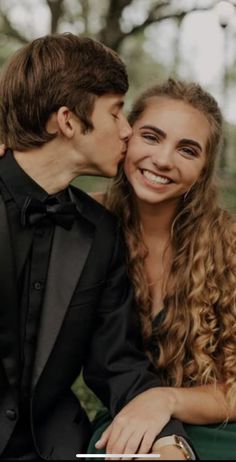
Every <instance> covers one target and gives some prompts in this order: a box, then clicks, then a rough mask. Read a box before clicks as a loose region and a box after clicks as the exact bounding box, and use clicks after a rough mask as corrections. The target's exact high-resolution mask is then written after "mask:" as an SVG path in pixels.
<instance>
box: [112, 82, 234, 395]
mask: <svg viewBox="0 0 236 462" xmlns="http://www.w3.org/2000/svg"><path fill="white" fill-rule="evenodd" d="M156 96H162V97H167V98H171V99H176V100H181V101H183V102H185V103H187V104H190V105H191V106H193V107H194V108H196V109H198V110H199V111H200V112H201V113H203V114H204V115H205V117H206V118H207V120H208V122H209V124H210V136H209V139H208V142H207V147H206V152H207V159H206V164H205V166H204V169H203V171H202V173H201V176H200V178H199V180H198V181H197V182H196V183H195V184H194V186H193V187H192V189H191V191H190V192H189V194H188V195H187V197H185V198H183V199H181V201H180V203H179V208H178V210H177V213H176V216H175V219H174V221H173V223H172V229H171V245H172V248H173V252H174V256H173V261H172V265H171V269H170V273H169V276H168V281H167V284H166V287H165V293H166V295H165V299H164V313H165V316H163V317H162V319H161V320H160V323H159V325H158V327H157V328H156V329H154V331H153V327H152V312H151V311H152V303H151V295H150V287H149V285H148V280H147V275H146V273H145V259H146V257H147V254H148V252H147V248H146V247H145V244H144V242H143V238H142V233H141V228H140V220H139V216H138V210H137V207H136V204H135V196H134V194H133V190H132V187H131V185H130V184H129V183H128V181H127V178H126V176H125V174H124V170H123V167H122V166H121V168H120V171H119V174H118V176H117V177H116V178H115V179H114V181H113V183H112V185H111V187H110V190H109V191H108V193H107V199H106V205H107V206H108V207H109V208H110V209H111V210H112V211H113V212H114V213H115V214H117V215H118V217H119V219H120V222H121V224H122V228H123V232H124V236H125V241H126V245H127V249H128V252H127V254H128V271H129V274H130V277H131V280H132V282H133V285H134V291H135V296H136V300H137V305H138V307H139V313H140V319H141V325H142V331H143V338H144V346H145V348H146V350H148V343H149V339H150V336H152V343H153V342H154V345H155V348H154V350H153V349H152V351H149V352H148V351H147V352H148V354H149V356H151V359H152V361H153V364H154V366H155V367H156V368H157V369H158V371H159V373H161V375H162V378H163V383H164V384H166V385H170V386H177V387H178V386H192V385H202V384H212V383H214V384H216V383H218V384H219V383H220V384H223V385H224V386H225V388H226V392H227V396H228V398H229V401H230V402H234V403H235V402H236V379H235V378H236V233H235V231H234V229H235V228H234V223H235V219H234V217H233V216H232V215H231V214H230V213H229V212H228V211H226V210H224V209H222V208H221V207H220V205H219V201H218V197H217V186H216V182H215V165H216V163H217V162H216V159H217V154H218V153H219V151H220V150H221V147H222V116H221V112H220V109H219V107H218V105H217V103H216V101H215V99H214V98H213V97H212V96H211V95H210V94H208V93H207V92H206V91H204V90H203V89H202V88H201V87H200V86H199V85H198V84H195V83H185V82H181V81H176V80H173V79H169V80H168V81H166V82H165V83H163V84H160V85H156V86H154V87H152V88H150V89H148V90H147V91H145V92H144V93H142V94H141V96H140V97H139V98H138V99H137V101H136V102H135V103H134V106H133V109H132V110H131V113H130V116H129V120H130V123H131V125H133V124H134V123H135V121H136V120H137V119H138V118H139V117H140V116H141V114H142V113H143V111H144V110H145V108H146V107H147V106H148V102H149V101H150V99H151V98H153V97H156ZM157 264H158V262H157ZM155 352H156V353H155Z"/></svg>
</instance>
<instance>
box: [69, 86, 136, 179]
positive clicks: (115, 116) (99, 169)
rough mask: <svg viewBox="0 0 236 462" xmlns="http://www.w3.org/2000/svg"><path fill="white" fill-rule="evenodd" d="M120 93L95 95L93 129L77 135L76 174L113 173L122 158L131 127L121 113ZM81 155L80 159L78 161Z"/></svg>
mask: <svg viewBox="0 0 236 462" xmlns="http://www.w3.org/2000/svg"><path fill="white" fill-rule="evenodd" d="M123 105H124V96H123V95H117V94H106V95H103V96H100V97H98V98H97V99H96V101H95V105H94V110H93V113H92V117H91V120H92V123H93V126H94V128H93V130H92V131H89V132H87V133H85V134H82V133H81V131H80V133H79V135H78V137H77V142H76V149H77V150H78V152H79V153H80V174H83V175H98V176H105V177H113V176H115V175H116V173H117V167H118V164H119V163H120V162H121V161H122V160H124V156H125V154H126V150H127V142H128V140H129V138H130V136H131V133H132V129H131V127H130V125H129V123H128V121H127V119H126V117H125V115H124V113H123ZM81 159H82V161H81Z"/></svg>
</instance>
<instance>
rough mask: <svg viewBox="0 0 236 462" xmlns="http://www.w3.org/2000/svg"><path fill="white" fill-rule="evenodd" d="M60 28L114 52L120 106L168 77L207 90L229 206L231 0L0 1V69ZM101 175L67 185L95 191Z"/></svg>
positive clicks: (234, 88)
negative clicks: (221, 127)
mask: <svg viewBox="0 0 236 462" xmlns="http://www.w3.org/2000/svg"><path fill="white" fill-rule="evenodd" d="M66 31H70V32H73V33H75V34H78V35H89V36H92V37H94V38H96V39H98V40H101V41H102V42H103V43H105V44H106V45H108V46H109V47H111V48H113V49H114V50H116V51H118V53H120V55H121V56H122V58H123V60H124V61H125V63H126V65H127V68H128V73H129V77H130V90H129V92H128V95H127V100H126V101H127V102H126V110H127V111H128V110H129V108H130V105H131V101H132V99H133V98H134V97H135V95H136V94H137V93H138V92H139V91H140V90H142V89H144V88H146V87H147V86H148V85H150V84H152V83H154V82H157V81H162V80H163V79H165V78H167V77H168V76H170V75H172V76H175V77H179V78H183V79H185V80H195V81H198V82H199V83H200V84H201V85H202V86H203V87H204V88H205V89H207V90H209V91H210V92H211V93H212V94H213V95H214V96H215V98H216V99H217V101H218V102H219V104H220V106H221V108H222V111H223V114H224V117H225V147H224V152H223V155H222V158H221V159H220V182H221V191H222V197H223V201H224V205H226V206H227V207H229V208H231V209H234V210H236V149H235V144H236V130H235V126H236V0H225V1H219V0H169V1H168V0H37V1H36V0H21V1H20V2H19V1H18V0H0V72H1V68H2V66H3V65H4V63H5V62H6V60H7V58H8V57H9V56H11V54H12V53H13V52H14V51H15V50H16V49H17V48H19V47H21V46H22V45H24V44H26V43H27V42H28V41H30V40H32V39H34V38H36V37H38V36H40V35H44V34H47V33H55V32H66ZM107 181H108V180H105V179H101V178H91V177H90V178H88V177H80V178H79V179H78V180H76V181H75V184H77V185H78V186H79V187H81V188H82V189H84V190H86V191H96V190H104V189H105V188H106V185H107Z"/></svg>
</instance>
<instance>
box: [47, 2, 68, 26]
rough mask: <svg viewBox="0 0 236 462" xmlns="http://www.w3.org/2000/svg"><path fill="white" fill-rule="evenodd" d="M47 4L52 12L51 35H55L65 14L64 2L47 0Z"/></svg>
mask: <svg viewBox="0 0 236 462" xmlns="http://www.w3.org/2000/svg"><path fill="white" fill-rule="evenodd" d="M46 2H47V5H48V7H49V9H50V12H51V34H55V33H56V32H57V30H58V25H59V21H60V19H61V17H62V16H63V14H64V0H46Z"/></svg>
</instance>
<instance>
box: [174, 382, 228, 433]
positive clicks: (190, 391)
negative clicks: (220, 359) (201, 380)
mask: <svg viewBox="0 0 236 462" xmlns="http://www.w3.org/2000/svg"><path fill="white" fill-rule="evenodd" d="M165 390H166V392H167V393H169V394H170V397H171V396H172V398H171V399H172V403H174V404H173V408H172V409H173V412H172V416H173V417H175V418H177V419H179V420H181V421H182V422H184V423H191V424H198V425H201V424H202V425H204V424H211V423H220V422H224V421H225V420H236V408H235V409H234V410H233V411H232V410H231V412H230V411H229V406H228V405H227V401H226V398H225V394H224V391H223V387H222V386H219V385H217V386H216V385H202V386H196V387H189V388H184V387H181V388H175V387H168V388H167V387H166V388H165Z"/></svg>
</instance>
